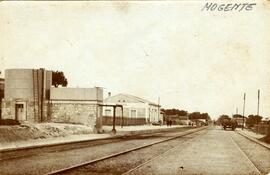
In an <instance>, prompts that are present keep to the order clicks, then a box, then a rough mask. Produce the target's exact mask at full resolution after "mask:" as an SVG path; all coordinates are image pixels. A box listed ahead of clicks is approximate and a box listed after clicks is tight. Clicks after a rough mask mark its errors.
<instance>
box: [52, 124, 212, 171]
mask: <svg viewBox="0 0 270 175" xmlns="http://www.w3.org/2000/svg"><path fill="white" fill-rule="evenodd" d="M207 128H208V127H203V128H198V129H195V130H192V131H185V132H183V133H181V134H179V135H177V136H173V137H169V138H166V139H163V140H161V141H157V142H154V143H150V144H147V145H143V146H138V147H135V148H131V149H128V150H125V151H122V152H118V153H115V154H111V155H108V156H104V157H101V158H98V159H95V160H91V161H87V162H84V163H80V164H76V165H74V166H70V167H67V168H63V169H59V170H56V171H53V172H50V173H48V175H52V174H95V173H96V174H99V173H108V172H107V171H109V170H110V171H113V173H112V174H128V173H129V172H131V171H133V170H135V169H137V168H139V167H140V166H143V165H144V164H147V163H148V162H150V161H153V160H154V159H156V158H158V157H160V156H162V155H164V154H166V153H167V152H168V151H172V150H173V149H176V148H177V147H179V140H177V139H180V138H181V139H182V141H183V140H184V142H182V143H187V142H188V140H191V139H192V138H193V137H195V136H196V134H197V135H199V134H198V133H199V132H203V130H205V129H207ZM191 135H192V136H191ZM188 136H190V137H188ZM160 149H161V150H160ZM153 150H158V151H159V152H160V153H159V154H156V153H154V151H153ZM138 154H139V155H142V158H141V159H139V160H138V159H134V160H133V159H132V157H133V156H132V155H138ZM127 156H128V157H129V158H128V159H130V158H131V159H132V161H131V160H130V162H123V166H121V165H119V164H117V165H113V164H114V163H113V162H114V161H113V160H114V159H118V160H120V159H121V157H125V158H124V159H123V160H126V158H127ZM120 161H121V160H120ZM108 162H109V164H110V166H109V167H107V165H108ZM116 162H119V161H116ZM124 164H128V166H125V165H124ZM106 168H109V169H106ZM101 171H102V172H101Z"/></svg>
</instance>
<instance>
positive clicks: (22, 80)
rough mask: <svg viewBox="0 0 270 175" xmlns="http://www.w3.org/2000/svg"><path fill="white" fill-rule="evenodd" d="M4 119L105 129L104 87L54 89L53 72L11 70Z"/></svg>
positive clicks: (3, 104)
mask: <svg viewBox="0 0 270 175" xmlns="http://www.w3.org/2000/svg"><path fill="white" fill-rule="evenodd" d="M4 89H5V90H4V99H2V118H3V119H14V120H17V121H20V122H25V121H27V122H61V123H78V124H85V125H88V126H92V128H93V129H94V131H97V132H99V131H100V130H102V118H101V117H102V106H100V104H102V103H103V90H102V89H101V88H54V87H52V71H47V70H45V69H7V70H6V71H5V85H4Z"/></svg>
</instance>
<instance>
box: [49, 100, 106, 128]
mask: <svg viewBox="0 0 270 175" xmlns="http://www.w3.org/2000/svg"><path fill="white" fill-rule="evenodd" d="M49 111H50V114H49V115H50V120H51V121H52V122H58V123H73V124H84V125H87V126H91V127H92V128H93V129H94V130H97V131H99V130H100V129H101V127H102V121H101V116H102V107H100V106H98V104H97V103H88V102H72V101H70V102H61V101H52V102H51V104H50V110H49Z"/></svg>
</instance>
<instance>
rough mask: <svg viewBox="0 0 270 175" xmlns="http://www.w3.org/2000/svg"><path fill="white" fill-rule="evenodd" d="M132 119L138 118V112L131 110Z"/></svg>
mask: <svg viewBox="0 0 270 175" xmlns="http://www.w3.org/2000/svg"><path fill="white" fill-rule="evenodd" d="M130 117H131V118H136V110H135V109H131V111H130Z"/></svg>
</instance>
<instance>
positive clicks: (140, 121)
mask: <svg viewBox="0 0 270 175" xmlns="http://www.w3.org/2000/svg"><path fill="white" fill-rule="evenodd" d="M146 123H147V122H146V119H145V118H127V117H124V118H123V125H124V126H131V125H145V124H146ZM102 124H103V125H113V117H111V116H103V117H102ZM115 125H118V126H120V125H122V117H115Z"/></svg>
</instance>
